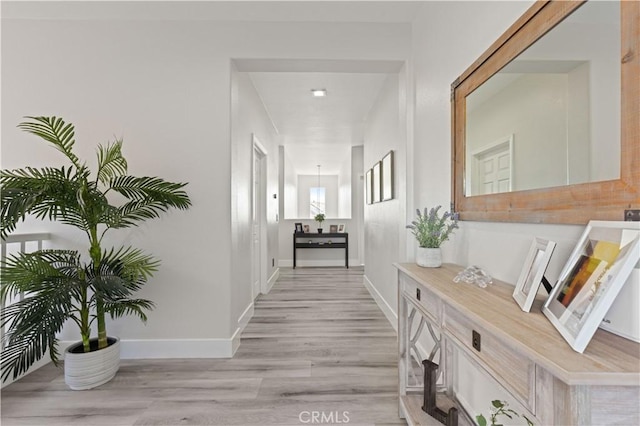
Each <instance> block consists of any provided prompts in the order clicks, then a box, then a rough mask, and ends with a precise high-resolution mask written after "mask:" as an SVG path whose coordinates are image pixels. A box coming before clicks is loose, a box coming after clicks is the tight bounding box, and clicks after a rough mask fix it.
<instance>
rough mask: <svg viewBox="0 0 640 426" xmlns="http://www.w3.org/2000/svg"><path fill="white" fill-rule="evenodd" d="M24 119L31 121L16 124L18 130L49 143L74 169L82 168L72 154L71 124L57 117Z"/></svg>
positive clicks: (72, 129) (73, 133)
mask: <svg viewBox="0 0 640 426" xmlns="http://www.w3.org/2000/svg"><path fill="white" fill-rule="evenodd" d="M25 118H28V119H29V120H32V121H24V122H22V123H20V124H18V128H20V129H22V130H24V131H27V132H29V133H32V134H34V135H36V136H40V137H41V138H42V139H44V140H46V141H49V142H51V143H52V144H53V145H54V146H55V147H56V148H57V149H58V150H59V151H60V152H62V153H63V154H64V155H65V156H66V157H67V158H68V159H69V160H70V161H71V163H72V164H73V165H74V166H75V167H76V168H78V169H82V168H84V165H82V164H80V160H79V159H78V157H77V156H76V155H75V154H74V153H73V145H74V144H75V142H76V141H75V139H74V137H75V128H74V126H73V124H71V123H69V124H67V123H65V122H64V120H63V119H62V118H59V117H25Z"/></svg>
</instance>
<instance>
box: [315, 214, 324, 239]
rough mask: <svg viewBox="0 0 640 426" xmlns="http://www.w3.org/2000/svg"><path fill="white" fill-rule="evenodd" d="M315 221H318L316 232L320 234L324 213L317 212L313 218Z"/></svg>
mask: <svg viewBox="0 0 640 426" xmlns="http://www.w3.org/2000/svg"><path fill="white" fill-rule="evenodd" d="M313 220H315V221H316V222H318V234H322V222H324V213H318V214H317V215H315V217H314V218H313Z"/></svg>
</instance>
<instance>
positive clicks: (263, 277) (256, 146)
mask: <svg viewBox="0 0 640 426" xmlns="http://www.w3.org/2000/svg"><path fill="white" fill-rule="evenodd" d="M251 136H252V138H251V139H252V148H251V204H252V205H251V208H252V215H251V227H252V232H251V262H252V264H251V294H252V297H253V299H255V298H256V297H257V296H258V294H259V293H263V294H266V293H267V149H266V148H265V147H264V145H262V143H260V140H259V139H258V137H257V136H256V134H255V133H253V134H252V135H251ZM256 157H257V158H256ZM256 159H257V160H258V161H259V162H260V170H259V172H260V174H259V177H258V178H259V190H258V191H259V194H257V196H256V194H255V193H254V192H255V176H256V170H255V168H256V167H255V164H256ZM256 199H257V200H258V205H255V202H256ZM254 211H255V212H256V216H257V218H258V224H259V233H260V234H259V236H258V238H259V240H260V242H259V246H260V248H259V256H260V258H259V262H260V268H259V271H260V277H258V278H259V281H260V286H259V287H260V292H259V293H258V294H254V290H253V284H254V282H255V281H256V280H255V277H254V271H255V268H254V266H255V265H253V261H254V259H255V253H254V250H255V244H254V242H253V238H254V237H253V225H254V222H253V212H254Z"/></svg>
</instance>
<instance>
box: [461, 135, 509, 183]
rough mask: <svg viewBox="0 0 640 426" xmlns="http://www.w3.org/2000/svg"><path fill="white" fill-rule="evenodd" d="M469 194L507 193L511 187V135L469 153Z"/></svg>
mask: <svg viewBox="0 0 640 426" xmlns="http://www.w3.org/2000/svg"><path fill="white" fill-rule="evenodd" d="M468 164H470V166H471V167H470V170H469V171H470V175H471V176H472V178H471V179H467V182H470V183H471V184H470V185H469V188H468V189H469V190H470V193H468V194H467V195H483V194H497V193H499V192H509V191H511V189H512V185H513V135H509V136H505V137H504V138H501V139H498V140H497V141H495V142H493V143H491V144H489V145H486V146H484V147H482V148H480V149H479V150H477V151H474V152H472V153H471V161H470V162H469V163H468Z"/></svg>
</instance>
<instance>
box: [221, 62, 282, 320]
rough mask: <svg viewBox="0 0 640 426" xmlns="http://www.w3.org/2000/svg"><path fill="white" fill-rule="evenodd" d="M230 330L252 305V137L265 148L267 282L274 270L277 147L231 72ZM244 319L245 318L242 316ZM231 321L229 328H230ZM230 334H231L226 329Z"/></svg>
mask: <svg viewBox="0 0 640 426" xmlns="http://www.w3.org/2000/svg"><path fill="white" fill-rule="evenodd" d="M231 120H232V128H231V140H232V156H231V173H232V179H231V182H232V186H231V226H232V233H231V247H232V253H233V254H234V255H233V256H232V257H231V270H232V271H233V273H232V274H231V320H232V323H231V326H232V327H233V326H234V324H235V326H237V325H238V322H239V321H247V320H248V318H241V316H242V314H243V313H244V312H245V311H246V310H247V309H248V308H250V306H251V305H252V303H253V297H252V289H251V285H252V281H253V278H252V271H253V269H252V268H251V267H250V262H251V259H252V246H253V235H252V221H253V215H252V202H253V175H252V173H253V171H252V165H253V164H252V163H253V157H252V153H253V135H255V136H256V137H257V138H258V140H259V142H260V144H261V145H262V147H263V148H265V149H266V151H267V153H266V154H267V155H266V167H267V173H266V177H267V180H266V191H265V192H266V193H265V194H264V196H265V198H266V203H267V204H266V212H265V213H266V217H267V221H266V222H267V232H266V235H267V254H266V257H267V270H266V271H265V273H266V277H265V278H269V277H270V276H271V275H272V274H273V273H274V272H275V269H276V266H275V262H272V259H277V258H278V248H279V247H278V223H277V221H276V215H277V213H278V202H277V198H276V199H274V198H273V194H276V196H277V194H278V145H277V144H276V142H275V140H276V132H275V130H274V128H273V124H272V123H271V120H270V118H269V116H268V114H267V112H266V111H265V109H264V106H263V104H262V101H261V100H260V97H259V96H258V93H257V92H256V90H255V88H254V87H253V83H252V82H251V79H250V78H249V76H248V74H247V73H243V72H237V71H236V70H235V69H233V71H232V74H231ZM246 316H247V317H248V315H246ZM234 320H235V323H234ZM231 332H232V333H233V332H235V329H233V330H231Z"/></svg>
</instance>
